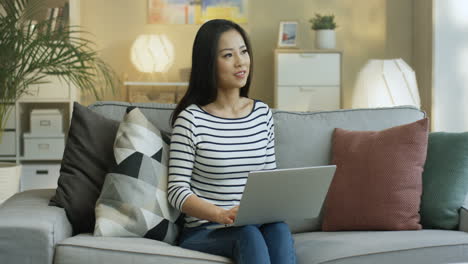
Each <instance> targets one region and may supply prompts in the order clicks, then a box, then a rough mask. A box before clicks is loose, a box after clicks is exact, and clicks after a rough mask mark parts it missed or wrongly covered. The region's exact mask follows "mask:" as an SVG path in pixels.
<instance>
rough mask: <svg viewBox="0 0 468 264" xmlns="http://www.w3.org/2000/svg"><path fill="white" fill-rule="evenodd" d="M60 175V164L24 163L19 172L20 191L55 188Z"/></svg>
mask: <svg viewBox="0 0 468 264" xmlns="http://www.w3.org/2000/svg"><path fill="white" fill-rule="evenodd" d="M59 175H60V164H59V163H54V164H31V163H29V164H24V165H23V169H22V173H21V191H26V190H31V189H49V188H52V189H55V188H57V180H58V178H59Z"/></svg>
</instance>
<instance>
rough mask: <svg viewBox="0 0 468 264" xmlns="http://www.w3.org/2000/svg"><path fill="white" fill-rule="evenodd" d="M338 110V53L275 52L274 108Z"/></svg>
mask: <svg viewBox="0 0 468 264" xmlns="http://www.w3.org/2000/svg"><path fill="white" fill-rule="evenodd" d="M340 107H341V52H339V51H326V52H324V51H306V50H276V51H275V108H277V109H280V110H287V111H320V110H335V109H339V108H340Z"/></svg>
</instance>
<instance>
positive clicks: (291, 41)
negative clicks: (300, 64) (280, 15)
mask: <svg viewBox="0 0 468 264" xmlns="http://www.w3.org/2000/svg"><path fill="white" fill-rule="evenodd" d="M298 26H299V23H298V22H297V21H281V22H280V24H279V33H278V47H280V48H295V47H297V32H298Z"/></svg>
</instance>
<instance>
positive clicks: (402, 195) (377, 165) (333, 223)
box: [322, 118, 428, 231]
mask: <svg viewBox="0 0 468 264" xmlns="http://www.w3.org/2000/svg"><path fill="white" fill-rule="evenodd" d="M427 138H428V119H427V118H425V119H422V120H419V121H416V122H413V123H410V124H407V125H402V126H397V127H393V128H389V129H386V130H382V131H349V130H344V129H339V128H337V129H336V130H335V133H334V135H333V147H332V148H333V150H332V151H333V161H332V163H333V164H336V166H337V170H336V173H335V176H334V178H333V181H332V183H331V186H330V189H329V192H328V196H327V198H326V202H325V209H324V219H323V226H322V227H323V230H325V231H337V230H414V229H420V228H421V225H420V224H419V220H420V216H419V206H420V202H421V193H422V171H423V166H424V162H425V160H426V151H427Z"/></svg>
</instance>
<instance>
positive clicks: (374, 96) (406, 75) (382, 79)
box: [352, 59, 421, 108]
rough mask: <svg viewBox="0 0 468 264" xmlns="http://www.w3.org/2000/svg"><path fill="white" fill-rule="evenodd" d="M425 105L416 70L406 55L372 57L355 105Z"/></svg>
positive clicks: (364, 70) (362, 75)
mask: <svg viewBox="0 0 468 264" xmlns="http://www.w3.org/2000/svg"><path fill="white" fill-rule="evenodd" d="M397 105H412V106H415V107H418V108H420V107H421V99H420V98H419V92H418V85H417V82H416V74H415V73H414V71H413V70H412V69H411V67H410V66H409V65H408V64H406V62H405V61H404V60H402V59H391V60H375V59H372V60H369V61H368V62H367V63H366V65H365V66H364V67H363V68H362V69H361V71H360V72H359V74H358V78H357V80H356V85H355V87H354V92H353V99H352V108H372V107H388V106H397Z"/></svg>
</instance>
